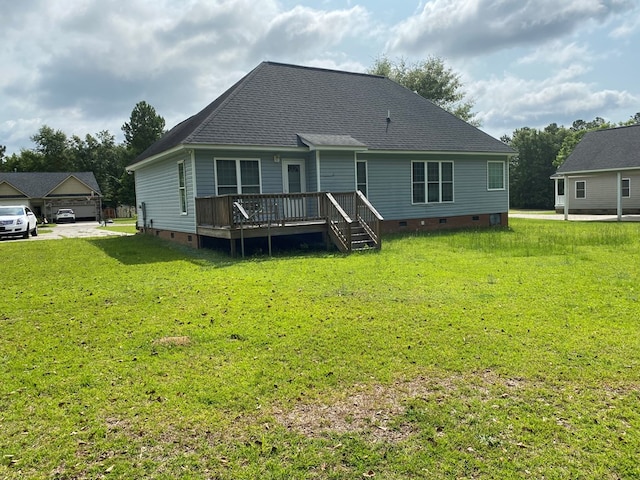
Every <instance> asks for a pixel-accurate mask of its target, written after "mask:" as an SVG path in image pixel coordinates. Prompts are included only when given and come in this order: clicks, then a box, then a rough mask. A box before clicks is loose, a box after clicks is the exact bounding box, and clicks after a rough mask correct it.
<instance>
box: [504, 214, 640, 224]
mask: <svg viewBox="0 0 640 480" xmlns="http://www.w3.org/2000/svg"><path fill="white" fill-rule="evenodd" d="M509 217H511V218H536V219H538V220H564V214H562V213H524V212H521V213H510V214H509ZM568 220H569V221H575V222H616V221H618V216H617V215H582V214H581V215H576V214H571V215H569V216H568ZM622 221H623V222H640V215H622Z"/></svg>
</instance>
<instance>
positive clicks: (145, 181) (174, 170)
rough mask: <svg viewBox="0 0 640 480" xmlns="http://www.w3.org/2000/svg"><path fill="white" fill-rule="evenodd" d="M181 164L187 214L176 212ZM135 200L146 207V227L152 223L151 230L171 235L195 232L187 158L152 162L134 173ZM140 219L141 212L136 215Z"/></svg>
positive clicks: (191, 177) (189, 170) (191, 186)
mask: <svg viewBox="0 0 640 480" xmlns="http://www.w3.org/2000/svg"><path fill="white" fill-rule="evenodd" d="M179 161H184V167H185V175H186V188H187V214H186V215H184V214H182V213H181V212H180V196H179V191H178V162H179ZM135 183H136V200H137V204H138V205H141V204H142V202H144V203H145V206H146V220H147V226H149V225H150V224H149V222H150V221H151V220H153V228H156V229H160V230H171V231H175V232H186V233H195V231H196V220H195V200H194V192H193V170H192V165H191V157H190V155H186V154H184V153H183V154H181V155H175V156H172V157H170V158H167V159H164V160H161V161H157V162H154V163H152V164H150V165H147V166H145V167H143V168H141V169H139V170H137V171H136V172H135ZM140 216H141V217H142V212H140Z"/></svg>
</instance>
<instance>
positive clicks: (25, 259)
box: [0, 219, 640, 479]
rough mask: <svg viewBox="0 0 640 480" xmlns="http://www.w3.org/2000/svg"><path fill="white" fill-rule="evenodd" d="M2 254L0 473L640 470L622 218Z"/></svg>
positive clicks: (137, 242) (73, 246)
mask: <svg viewBox="0 0 640 480" xmlns="http://www.w3.org/2000/svg"><path fill="white" fill-rule="evenodd" d="M0 257H1V258H2V259H3V260H2V270H1V271H2V286H3V289H2V290H3V295H2V300H0V365H1V368H2V376H1V377H0V478H3V479H4V478H7V479H14V478H15V479H18V478H55V479H71V478H103V477H104V478H166V479H171V478H221V479H238V478H247V479H253V478H281V479H289V478H300V479H306V478H322V479H325V478H329V479H355V478H371V477H374V478H384V479H404V478H431V479H449V478H469V479H471V478H476V479H477V478H499V479H505V478H536V479H539V478H547V479H574V478H593V479H629V478H640V462H638V452H639V451H640V408H639V405H640V374H639V368H640V325H639V323H640V320H639V319H640V301H639V289H640V278H639V277H640V269H639V268H638V266H639V265H640V224H638V223H625V224H617V223H592V222H589V223H578V222H550V221H537V220H528V219H526V220H525V219H512V220H511V228H510V229H508V230H507V229H504V230H492V231H479V232H457V233H446V234H436V235H416V236H404V237H392V238H387V239H385V243H384V244H383V249H382V251H380V252H368V253H364V254H353V255H350V256H344V255H341V254H338V253H326V252H305V253H297V254H295V253H294V254H291V255H289V256H280V257H274V258H268V257H255V258H252V259H248V260H244V261H242V260H236V259H230V258H229V257H227V256H225V255H223V254H219V253H216V252H211V251H203V250H201V251H193V250H188V249H185V248H182V247H179V246H175V245H173V244H168V243H164V242H162V241H160V240H158V239H157V238H153V237H145V236H140V235H138V236H132V237H115V238H104V239H93V240H84V239H67V240H56V241H39V242H36V241H21V242H5V243H3V242H0Z"/></svg>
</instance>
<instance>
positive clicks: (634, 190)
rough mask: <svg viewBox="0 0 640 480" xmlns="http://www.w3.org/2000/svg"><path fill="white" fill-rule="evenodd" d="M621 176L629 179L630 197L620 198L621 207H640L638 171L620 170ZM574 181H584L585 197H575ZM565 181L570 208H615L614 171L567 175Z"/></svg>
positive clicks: (615, 176) (616, 191) (615, 178)
mask: <svg viewBox="0 0 640 480" xmlns="http://www.w3.org/2000/svg"><path fill="white" fill-rule="evenodd" d="M621 175H622V177H621V178H628V179H630V181H631V197H629V198H623V199H622V208H623V210H624V209H625V208H634V209H637V208H640V173H637V172H622V174H621ZM576 181H584V182H585V185H586V197H585V198H576ZM566 182H567V183H568V186H569V188H568V189H567V188H566V187H565V192H568V193H569V209H570V210H574V209H576V210H602V209H614V210H615V209H616V208H617V205H618V203H617V195H618V177H617V174H616V173H615V172H607V173H601V174H598V175H584V176H579V177H577V176H576V177H574V176H572V177H569V178H568V179H567V180H566Z"/></svg>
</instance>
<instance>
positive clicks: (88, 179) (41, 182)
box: [0, 172, 101, 198]
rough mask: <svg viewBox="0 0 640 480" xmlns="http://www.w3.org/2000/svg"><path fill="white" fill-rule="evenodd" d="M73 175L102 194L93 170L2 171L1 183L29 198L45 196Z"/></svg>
mask: <svg viewBox="0 0 640 480" xmlns="http://www.w3.org/2000/svg"><path fill="white" fill-rule="evenodd" d="M71 176H73V177H75V178H77V179H78V180H79V181H81V182H82V183H84V184H85V185H86V186H87V187H89V188H90V189H91V190H93V191H94V192H96V193H97V194H98V195H101V193H100V187H99V186H98V182H97V181H96V177H95V176H94V175H93V172H6V173H3V172H0V183H2V182H7V183H8V184H9V185H11V186H13V187H14V188H17V189H18V190H20V191H21V192H22V193H24V194H25V195H27V196H28V197H29V198H44V197H45V196H46V195H47V194H48V193H49V192H51V190H53V189H54V188H56V187H57V186H58V185H60V184H61V183H62V182H64V181H65V180H66V179H67V178H69V177H71Z"/></svg>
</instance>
